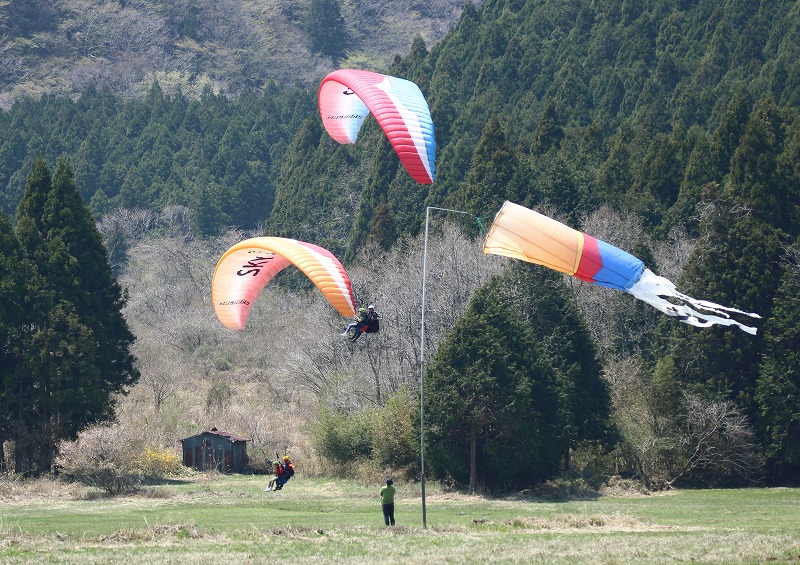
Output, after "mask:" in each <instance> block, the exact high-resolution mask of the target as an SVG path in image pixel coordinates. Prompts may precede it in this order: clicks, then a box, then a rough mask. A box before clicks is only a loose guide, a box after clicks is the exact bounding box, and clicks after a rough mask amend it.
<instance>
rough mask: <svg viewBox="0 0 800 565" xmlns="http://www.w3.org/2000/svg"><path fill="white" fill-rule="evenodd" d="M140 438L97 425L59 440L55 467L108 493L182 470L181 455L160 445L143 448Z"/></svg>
mask: <svg viewBox="0 0 800 565" xmlns="http://www.w3.org/2000/svg"><path fill="white" fill-rule="evenodd" d="M142 443H144V442H142V441H141V440H140V439H138V438H136V437H133V436H131V435H130V434H129V433H126V432H125V431H124V430H123V429H122V428H121V427H120V426H98V427H94V428H89V429H88V430H84V431H83V432H81V433H80V434H78V438H77V439H76V440H75V441H62V442H61V443H60V444H59V454H58V456H57V457H56V466H57V468H58V469H59V470H60V471H61V472H62V473H64V474H66V475H69V476H70V477H72V478H74V479H75V480H77V481H79V482H81V483H83V484H85V485H88V486H93V487H97V488H100V489H103V490H104V491H106V492H107V493H108V494H122V493H126V492H133V491H135V490H137V489H138V488H139V486H140V485H141V484H142V481H143V480H145V479H163V478H164V477H167V476H171V475H179V474H181V473H182V472H183V470H184V469H183V466H182V465H181V458H180V457H179V456H178V455H177V454H176V453H174V452H173V451H170V450H168V449H164V448H162V447H151V446H144V447H142Z"/></svg>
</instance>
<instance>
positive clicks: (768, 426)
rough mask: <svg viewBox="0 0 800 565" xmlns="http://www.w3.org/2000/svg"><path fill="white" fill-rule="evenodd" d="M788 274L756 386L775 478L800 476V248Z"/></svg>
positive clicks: (762, 429)
mask: <svg viewBox="0 0 800 565" xmlns="http://www.w3.org/2000/svg"><path fill="white" fill-rule="evenodd" d="M786 263H787V264H786V270H785V271H784V274H783V277H782V279H781V285H780V288H779V289H778V292H777V294H776V295H775V306H774V308H773V310H772V316H770V318H769V320H768V321H767V323H766V327H765V328H764V334H765V337H764V341H765V342H766V347H765V349H766V352H765V355H764V362H763V364H762V366H761V373H760V376H759V378H758V384H757V387H756V401H757V403H758V408H759V410H758V418H757V423H758V426H757V428H758V429H759V430H760V432H761V435H762V437H763V443H764V447H765V452H766V456H767V463H768V465H769V466H770V467H771V469H772V473H771V478H772V479H773V480H775V479H780V480H784V479H795V480H796V478H797V477H798V476H800V319H798V316H797V313H798V312H800V244H799V243H795V244H794V245H793V246H791V247H790V248H789V250H788V253H787V259H786Z"/></svg>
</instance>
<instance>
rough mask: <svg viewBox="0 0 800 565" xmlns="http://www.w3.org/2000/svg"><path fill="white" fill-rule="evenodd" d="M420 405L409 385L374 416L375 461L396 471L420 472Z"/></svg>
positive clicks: (373, 442) (372, 424)
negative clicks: (418, 422)
mask: <svg viewBox="0 0 800 565" xmlns="http://www.w3.org/2000/svg"><path fill="white" fill-rule="evenodd" d="M418 411H419V405H418V404H417V398H416V397H415V395H414V394H413V393H412V392H411V391H410V390H409V389H407V388H402V389H400V390H399V391H398V392H397V394H395V395H394V396H392V397H391V398H390V399H389V400H388V401H387V402H386V406H384V407H383V408H381V409H378V410H375V411H373V412H372V415H371V422H370V423H371V427H372V453H373V457H374V458H375V460H376V462H377V463H378V464H379V465H380V466H382V467H386V468H390V469H392V470H393V473H396V472H397V471H400V470H405V471H406V473H409V471H412V470H413V472H416V473H419V467H418V463H419V429H418V427H417V426H416V420H417V418H418V416H417V414H418Z"/></svg>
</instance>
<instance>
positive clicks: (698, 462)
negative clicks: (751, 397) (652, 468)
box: [668, 394, 764, 485]
mask: <svg viewBox="0 0 800 565" xmlns="http://www.w3.org/2000/svg"><path fill="white" fill-rule="evenodd" d="M684 409H685V418H686V428H685V430H684V433H685V436H684V438H683V443H684V450H685V455H686V459H685V463H684V464H683V466H682V467H681V468H679V469H677V470H676V472H675V473H674V475H673V476H672V478H671V479H670V480H669V481H668V484H669V485H672V484H674V483H675V481H677V480H679V479H681V478H684V477H694V478H696V479H708V480H712V481H714V482H716V483H719V482H720V481H734V482H753V481H755V480H757V479H758V478H759V477H760V473H761V472H762V469H763V465H764V461H763V458H762V456H761V454H760V452H759V449H758V442H757V441H756V437H755V432H754V431H753V428H752V426H751V425H750V423H749V422H748V421H747V417H746V416H745V415H744V414H742V411H741V410H740V409H739V408H737V407H736V405H735V404H734V403H733V402H731V401H730V400H704V399H702V398H701V397H699V396H697V395H694V394H686V395H685V397H684Z"/></svg>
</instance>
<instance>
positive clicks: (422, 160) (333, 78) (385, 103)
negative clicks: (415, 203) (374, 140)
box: [318, 69, 436, 184]
mask: <svg viewBox="0 0 800 565" xmlns="http://www.w3.org/2000/svg"><path fill="white" fill-rule="evenodd" d="M318 98H319V113H320V116H321V117H322V123H323V125H324V126H325V129H326V131H327V132H328V133H329V134H330V136H331V137H332V138H333V139H335V140H336V141H337V142H339V143H355V141H356V137H358V132H359V130H360V129H361V125H362V124H363V123H364V120H365V119H366V118H367V116H368V115H369V114H370V112H371V113H372V114H373V115H374V116H375V119H376V120H377V121H378V124H379V125H380V126H381V128H382V129H383V131H384V133H385V134H386V136H387V137H388V138H389V142H390V143H391V144H392V147H393V148H394V150H395V152H396V153H397V155H398V157H400V162H401V163H403V166H404V167H405V168H406V170H407V171H408V172H409V174H410V175H411V176H412V178H413V179H414V180H416V181H417V182H419V183H422V184H431V183H432V182H433V179H434V176H435V174H436V165H435V163H434V159H435V157H436V141H435V139H434V134H433V120H432V119H431V113H430V109H429V108H428V103H427V102H426V101H425V97H424V96H423V95H422V92H421V91H420V89H419V87H418V86H417V85H416V84H414V83H413V82H411V81H408V80H405V79H401V78H397V77H392V76H388V75H382V74H379V73H373V72H371V71H362V70H353V69H339V70H338V71H334V72H332V73H330V74H329V75H328V76H326V77H325V78H324V79H323V80H322V83H321V84H320V86H319V93H318Z"/></svg>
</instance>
